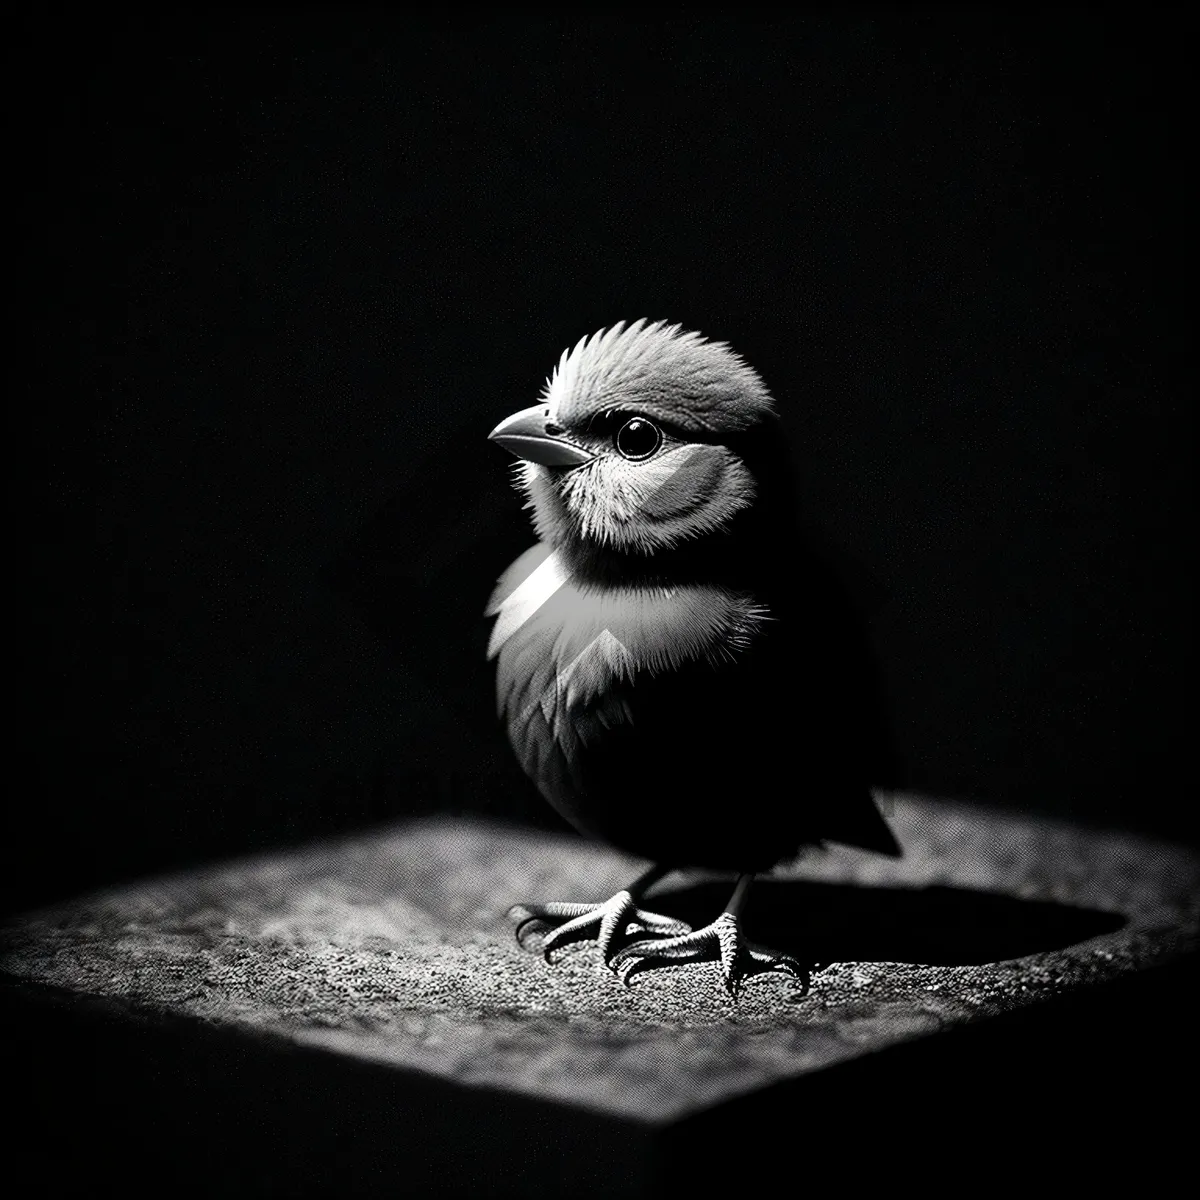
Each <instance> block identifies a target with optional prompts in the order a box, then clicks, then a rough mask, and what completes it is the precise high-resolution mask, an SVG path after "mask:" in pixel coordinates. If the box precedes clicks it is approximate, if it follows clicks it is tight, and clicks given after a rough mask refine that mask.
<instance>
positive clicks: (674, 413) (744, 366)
mask: <svg viewBox="0 0 1200 1200" xmlns="http://www.w3.org/2000/svg"><path fill="white" fill-rule="evenodd" d="M541 398H542V400H543V401H544V402H545V403H546V404H547V405H548V406H549V408H550V411H551V413H552V414H553V415H554V416H555V419H556V420H558V421H561V422H563V423H566V424H569V423H571V422H575V421H579V420H581V419H586V418H587V417H588V416H590V415H592V414H593V413H595V412H598V411H600V410H602V409H604V408H628V409H630V410H632V411H638V412H646V413H649V414H650V415H656V416H658V417H660V418H662V419H664V420H668V421H670V422H672V423H673V424H675V425H677V426H678V427H679V428H680V429H682V430H685V431H692V432H704V433H714V432H717V433H731V432H738V431H740V430H743V429H746V428H748V427H749V426H751V425H753V424H755V423H756V422H757V421H759V420H761V419H762V418H763V417H764V416H765V415H767V414H769V413H772V412H774V401H773V400H772V398H771V394H770V392H769V391H768V390H767V386H766V384H765V383H763V381H762V379H761V377H760V376H759V374H758V372H757V371H755V370H754V368H753V367H751V366H750V365H749V364H748V363H747V362H746V361H745V360H744V359H743V358H742V357H741V356H740V355H739V354H737V353H736V352H735V351H734V350H732V349H730V347H729V345H728V344H727V343H725V342H711V341H709V340H708V339H707V338H705V337H704V336H703V335H702V334H699V333H695V332H688V331H685V330H684V329H683V327H682V326H681V325H669V324H668V323H667V322H666V321H654V322H647V321H645V320H639V321H634V323H633V324H632V325H629V326H628V327H627V326H626V324H625V322H624V321H619V322H617V324H616V325H613V326H612V327H611V328H608V329H601V330H599V331H598V332H596V333H593V334H592V335H591V336H590V337H583V338H580V339H579V341H578V342H577V343H576V344H575V346H574V347H573V348H571V349H570V350H564V351H563V353H562V356H561V357H560V359H559V361H558V365H557V366H556V367H555V368H554V371H553V373H552V374H551V376H550V378H549V379H547V380H546V386H545V388H544V389H543V391H542V397H541Z"/></svg>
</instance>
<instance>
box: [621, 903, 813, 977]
mask: <svg viewBox="0 0 1200 1200" xmlns="http://www.w3.org/2000/svg"><path fill="white" fill-rule="evenodd" d="M711 958H719V959H720V962H721V976H722V980H723V982H724V984H725V990H726V991H727V992H728V993H729V994H730V995H736V993H737V989H738V986H739V985H740V984H741V982H742V981H743V980H744V979H749V978H751V977H752V976H754V975H761V974H763V973H765V972H767V971H782V972H784V973H785V974H788V975H791V976H793V977H794V978H795V979H798V980H799V981H800V985H801V988H802V993H801V994H802V995H806V994H807V993H808V989H809V986H810V984H811V982H812V972H813V971H814V970H819V967H816V966H813V967H806V966H805V965H804V964H803V963H801V962H800V961H799V959H796V958H793V957H792V956H791V955H790V954H775V953H773V952H772V951H770V950H766V949H764V948H763V947H761V946H754V945H751V943H749V942H747V941H746V940H745V939H744V938H743V937H742V932H741V928H740V927H739V925H738V919H737V917H736V916H734V915H733V913H729V912H724V913H722V914H721V915H720V916H719V917H718V918H717V919H716V920H715V921H714V922H713V923H712V924H711V925H706V926H705V927H704V928H703V929H697V930H695V931H694V932H691V933H687V934H683V935H681V936H676V937H667V938H664V939H662V940H661V941H638V942H633V943H631V944H630V945H628V946H626V947H625V948H624V949H623V950H620V951H618V952H617V954H615V955H614V956H613V959H612V962H611V964H610V966H611V967H612V969H613V970H614V971H618V972H619V971H620V969H621V968H622V967H623V966H625V965H626V964H627V963H628V964H630V966H629V970H627V971H626V972H625V986H626V987H628V986H629V984H630V981H631V979H632V978H633V976H634V975H637V974H639V973H640V972H641V971H646V970H649V969H650V968H651V967H652V966H654V965H655V963H656V960H657V961H658V963H660V964H661V963H662V962H697V961H701V960H704V959H711Z"/></svg>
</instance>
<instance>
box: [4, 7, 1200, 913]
mask: <svg viewBox="0 0 1200 1200" xmlns="http://www.w3.org/2000/svg"><path fill="white" fill-rule="evenodd" d="M1181 40H1182V28H1181V26H1180V25H1179V24H1177V23H1176V18H1174V17H1172V16H1170V15H1169V14H1163V13H1161V12H1160V13H1158V14H1152V15H1151V16H1150V17H1147V18H1144V19H1143V20H1142V21H1141V22H1140V23H1139V24H1136V25H1135V24H1132V23H1131V21H1130V20H1129V19H1128V18H1125V19H1119V18H1117V17H1114V16H1109V15H1104V13H1103V12H1098V11H1096V10H1093V11H1091V12H1086V11H1078V12H1055V11H1042V12H1039V13H1038V15H1037V20H1036V22H1035V21H1034V19H1033V14H1032V13H1024V12H1020V11H1018V12H1017V13H1015V14H1011V15H1004V16H1001V15H994V14H993V15H981V14H978V13H963V12H959V11H958V10H953V9H951V10H949V11H945V12H941V13H938V14H925V15H922V14H920V13H915V14H909V15H905V16H903V17H900V16H891V15H886V14H878V13H877V14H870V13H866V12H864V13H859V14H853V15H849V14H842V15H827V16H819V17H803V18H798V19H791V20H781V19H770V20H768V19H762V20H733V19H723V20H717V19H715V18H704V19H698V18H694V17H692V18H683V17H680V18H676V19H671V20H651V19H637V18H629V17H625V18H616V17H604V18H600V17H593V18H581V19H571V20H540V19H535V18H532V17H529V18H519V17H515V16H503V17H490V18H485V17H469V18H468V17H460V18H458V19H453V20H451V19H446V20H444V21H440V22H432V23H431V22H429V21H417V20H414V19H411V18H408V19H403V20H401V19H395V18H393V19H388V18H385V17H382V16H380V15H377V14H376V15H352V14H347V13H344V12H343V13H340V14H338V13H334V12H330V13H325V14H313V13H311V12H310V13H308V14H307V15H303V14H302V15H297V14H290V15H286V16H285V15H283V14H282V13H281V14H278V15H273V16H270V15H252V14H251V15H246V14H235V13H231V12H219V13H213V12H208V13H206V12H192V13H190V14H188V15H176V16H172V17H170V18H157V19H153V20H148V19H145V18H142V17H138V18H136V19H135V18H128V17H121V16H120V15H116V16H113V15H111V14H110V15H108V16H106V17H105V18H104V19H103V20H99V19H96V18H91V19H90V20H89V21H85V22H83V23H81V18H80V17H79V16H78V14H77V12H76V11H75V10H71V11H70V12H69V13H68V12H63V13H62V14H60V15H58V16H55V15H53V14H50V15H44V16H43V17H42V18H40V19H39V22H38V23H37V24H36V25H33V24H27V25H26V26H25V27H24V31H23V36H22V37H19V38H17V39H16V41H15V43H14V44H15V46H16V53H15V54H14V64H13V65H14V68H15V70H14V71H13V72H12V75H11V77H12V78H15V79H16V81H17V87H16V90H15V92H14V93H13V94H14V102H13V105H12V107H11V109H10V115H11V116H12V121H11V128H12V131H13V139H14V140H13V143H12V147H11V153H12V156H13V157H12V161H14V162H15V163H16V165H17V169H16V171H15V172H14V175H13V177H12V186H13V187H14V188H15V190H16V191H17V193H18V197H17V198H18V199H19V200H20V201H21V202H22V204H21V216H20V218H19V219H18V220H17V221H16V222H14V223H13V224H12V225H10V229H11V232H12V235H13V238H14V248H15V251H16V259H17V263H18V266H19V269H18V271H17V272H16V274H15V276H14V286H13V288H12V289H11V291H10V299H11V300H13V301H14V302H15V308H16V310H17V311H16V312H14V314H13V325H12V328H14V329H15V330H16V331H17V332H18V336H17V338H16V339H15V341H14V345H13V348H12V350H11V353H10V361H11V362H12V363H13V364H14V365H15V368H16V369H15V372H14V375H13V383H12V390H11V392H10V409H11V412H12V414H13V417H14V426H13V432H12V436H11V439H10V443H9V444H10V461H11V468H10V470H11V475H10V479H11V481H12V485H13V496H14V526H13V527H14V534H15V537H14V545H15V547H16V551H15V554H14V560H13V566H14V569H13V573H12V577H11V578H12V581H11V584H10V587H11V591H12V593H13V595H14V596H15V598H16V600H17V605H16V612H17V614H18V615H17V616H16V617H15V619H14V621H13V625H12V629H13V631H14V638H15V641H16V644H17V645H16V649H17V657H18V671H17V677H16V685H15V686H14V688H13V690H12V696H13V698H14V700H15V704H14V706H13V709H14V715H13V717H12V721H13V722H14V733H15V738H14V751H13V754H12V755H11V757H10V763H11V772H12V777H11V779H10V781H9V801H8V809H7V811H8V814H9V817H8V820H9V832H8V836H7V837H6V838H5V852H6V862H5V865H4V876H5V886H6V888H7V889H8V890H9V893H10V895H9V900H10V901H11V903H14V904H24V903H32V902H34V901H38V900H42V899H47V898H50V897H52V896H55V895H60V894H65V893H68V892H70V891H73V890H75V889H78V888H81V887H83V886H86V885H90V884H93V883H97V882H102V881H107V880H115V879H118V878H121V877H124V876H128V875H131V874H134V873H139V872H143V871H148V870H154V869H160V868H164V867H168V866H171V865H175V864H181V863H185V862H188V861H194V860H197V859H200V858H204V857H208V856H212V855H217V854H229V853H236V852H241V851H244V850H248V849H252V848H254V847H259V846H263V845H269V844H275V843H279V842H283V841H288V840H294V839H301V838H306V837H311V836H316V835H321V834H324V833H329V832H334V831H338V830H345V829H351V828H354V827H356V826H359V825H362V824H364V823H368V822H371V821H375V820H381V819H386V818H388V817H392V816H396V815H399V814H402V813H406V812H413V811H427V810H430V809H434V808H443V809H446V808H449V809H455V810H480V811H485V812H491V813H494V814H498V815H499V814H507V815H512V816H516V817H519V818H523V819H529V820H541V821H545V822H548V823H552V817H551V815H550V814H549V813H548V811H547V810H545V809H544V806H543V805H542V804H541V803H540V801H538V799H537V797H536V795H534V794H533V793H532V789H531V788H530V787H529V786H528V785H526V784H525V783H524V781H523V779H522V778H521V777H520V775H519V773H518V772H517V771H516V768H515V766H514V765H513V764H512V763H511V761H510V758H509V755H508V751H507V748H506V746H505V744H504V743H503V740H502V737H501V735H500V734H499V732H498V730H497V729H496V727H495V725H494V722H493V720H492V718H491V714H490V702H491V697H490V679H489V673H488V671H487V669H486V668H485V666H484V665H483V662H482V654H481V648H482V639H483V636H484V631H483V625H482V622H481V621H480V617H479V613H480V608H481V606H482V603H483V601H484V599H485V597H486V595H487V593H488V590H489V588H490V585H491V583H492V581H493V579H494V577H495V575H496V574H497V573H498V571H499V570H500V569H501V568H502V567H503V566H504V565H505V564H506V563H507V561H508V560H509V559H510V558H511V557H512V556H513V555H514V554H515V553H516V552H518V551H519V550H520V549H522V548H523V547H524V546H525V545H526V544H527V543H528V541H529V534H528V532H527V525H526V524H525V518H524V515H523V514H522V513H521V512H520V507H519V502H518V500H517V498H516V496H515V494H513V493H512V492H511V490H510V489H509V487H508V483H507V478H508V476H507V470H506V462H505V456H504V455H503V454H502V453H501V452H500V451H498V450H496V449H495V448H494V447H491V446H489V445H487V443H486V442H485V441H484V438H485V435H486V433H487V432H488V430H489V429H490V428H491V426H492V425H493V424H494V423H495V422H496V421H497V420H499V419H500V418H501V417H503V416H505V415H506V414H507V413H509V412H510V411H512V410H514V409H516V408H518V407H523V406H525V405H527V404H529V403H532V402H533V401H534V400H535V399H536V396H537V391H538V389H539V387H540V385H541V383H542V380H543V379H544V377H545V376H546V374H547V373H548V372H549V370H550V368H551V367H552V365H553V363H554V361H555V360H556V358H557V356H558V354H559V353H560V351H561V350H562V349H563V348H564V347H565V346H567V345H568V344H572V343H574V342H575V341H576V340H577V339H578V338H579V336H580V335H582V334H585V333H590V332H592V331H594V330H595V329H597V328H599V327H601V326H603V325H606V324H610V323H612V322H614V321H616V320H618V319H621V318H626V319H633V318H637V317H641V316H646V317H650V318H658V317H665V318H669V319H671V320H673V321H679V322H682V323H683V324H684V325H685V326H689V327H693V328H698V329H700V330H701V331H703V332H704V333H706V334H709V335H710V336H715V337H719V338H723V339H727V340H729V341H730V342H731V343H732V345H733V346H734V347H735V349H737V350H739V351H740V352H741V353H742V354H744V355H745V356H746V358H747V359H748V360H749V361H750V362H751V363H752V364H754V365H755V366H756V367H757V368H758V369H759V370H760V372H761V373H762V374H763V375H764V377H765V379H766V380H767V382H768V384H769V386H770V387H771V388H772V390H773V391H774V393H775V394H776V396H777V397H778V399H779V401H780V404H781V407H782V408H783V409H784V410H785V411H786V414H787V421H788V424H789V426H790V429H791V432H792V435H793V437H794V439H795V446H796V458H797V463H798V467H799V471H800V476H801V479H802V487H803V500H804V503H805V506H806V509H807V512H808V514H809V517H810V518H811V520H812V521H813V522H814V523H815V524H816V525H817V526H819V527H820V528H821V529H822V530H823V531H824V532H825V533H826V534H827V536H828V538H829V540H830V542H831V544H833V545H835V546H837V547H839V548H840V552H841V553H842V554H843V555H844V558H845V562H846V564H847V567H846V569H847V571H848V572H849V573H850V574H851V575H853V576H854V577H855V578H856V579H857V580H858V582H859V584H860V585H861V587H860V594H861V595H862V596H863V597H864V598H866V599H867V600H868V601H869V602H870V603H871V604H872V605H873V606H874V609H875V632H876V636H877V640H878V644H879V647H880V651H881V654H882V658H883V662H884V666H885V669H886V674H887V679H888V682H889V688H890V691H891V695H892V698H893V702H894V707H895V714H896V725H897V734H898V740H899V742H900V747H901V749H902V751H903V753H904V755H905V758H906V759H907V762H908V764H909V768H910V772H911V780H912V783H913V786H916V787H921V788H925V789H928V790H931V791H933V792H935V793H938V794H949V795H958V796H965V797H975V798H979V799H981V800H986V801H990V802H993V803H1003V804H1008V805H1014V806H1020V807H1022V808H1027V809H1031V810H1042V811H1046V812H1050V813H1054V814H1057V815H1063V816H1068V817H1071V818H1073V819H1078V820H1082V821H1087V822H1091V823H1098V824H1107V825H1120V826H1127V827H1132V828H1137V829H1142V830H1147V831H1151V832H1158V833H1164V834H1168V835H1174V836H1185V835H1188V834H1189V833H1190V826H1189V825H1188V821H1187V806H1186V805H1185V803H1184V797H1185V791H1184V787H1183V784H1182V782H1181V780H1182V779H1183V777H1184V776H1185V774H1186V772H1185V765H1186V764H1185V757H1186V749H1185V747H1186V738H1187V735H1188V729H1187V722H1186V713H1185V706H1184V702H1183V700H1182V697H1181V692H1182V690H1183V689H1184V687H1185V684H1186V683H1188V682H1190V678H1191V670H1192V658H1191V619H1190V618H1191V614H1190V607H1191V604H1192V592H1191V588H1190V584H1189V583H1188V582H1187V580H1189V578H1190V574H1191V571H1192V559H1193V558H1194V552H1193V551H1192V549H1191V539H1190V538H1189V537H1188V532H1189V531H1190V525H1191V518H1190V514H1189V513H1188V511H1187V510H1188V502H1189V498H1190V467H1191V461H1192V449H1191V437H1192V433H1193V430H1192V425H1191V416H1190V410H1191V396H1190V394H1185V390H1184V384H1183V373H1182V361H1181V359H1182V350H1183V343H1182V339H1183V328H1182V321H1183V316H1182V314H1183V299H1182V296H1181V291H1182V259H1183V252H1184V248H1185V243H1184V240H1183V226H1182V205H1183V197H1182V193H1183V171H1184V168H1183V163H1184V162H1185V161H1186V159H1187V155H1186V153H1185V136H1184V133H1183V122H1182V118H1181V100H1180V97H1181V94H1182V78H1183V71H1182V67H1181V65H1180V64H1179V63H1178V60H1177V58H1176V55H1175V54H1174V52H1173V49H1172V47H1173V46H1174V45H1175V44H1177V43H1179V42H1180V41H1181Z"/></svg>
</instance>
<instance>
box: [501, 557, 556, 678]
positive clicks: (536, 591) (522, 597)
mask: <svg viewBox="0 0 1200 1200" xmlns="http://www.w3.org/2000/svg"><path fill="white" fill-rule="evenodd" d="M568 578H569V575H568V572H567V569H566V567H565V566H564V565H563V562H562V559H561V558H560V557H559V556H558V554H556V553H554V552H553V551H551V553H550V554H548V555H547V556H546V558H545V559H544V560H543V562H542V563H541V564H540V565H539V566H538V567H537V568H536V569H535V570H533V571H531V572H530V573H529V575H528V577H527V578H526V579H525V580H524V581H523V582H522V583H521V584H520V586H518V587H517V588H515V589H514V590H513V592H512V593H511V594H510V595H508V596H506V597H505V599H504V600H502V601H501V602H500V604H499V606H498V607H497V609H496V612H497V613H498V617H497V620H496V624H495V625H494V626H493V627H492V636H491V637H490V638H489V639H488V650H487V654H488V658H489V659H492V658H495V657H496V655H497V654H499V653H500V647H501V646H503V645H504V643H505V642H506V641H508V639H509V638H510V637H512V635H513V634H514V633H516V632H517V630H518V629H520V628H521V626H522V625H524V624H525V622H526V621H528V620H529V618H530V617H532V616H533V615H534V614H535V613H536V612H537V611H538V609H539V608H541V607H542V605H543V604H545V603H546V601H547V600H549V599H550V597H551V596H553V595H554V593H555V592H557V591H558V589H559V588H560V587H562V585H563V584H564V583H566V582H567V579H568ZM489 615H490V614H489Z"/></svg>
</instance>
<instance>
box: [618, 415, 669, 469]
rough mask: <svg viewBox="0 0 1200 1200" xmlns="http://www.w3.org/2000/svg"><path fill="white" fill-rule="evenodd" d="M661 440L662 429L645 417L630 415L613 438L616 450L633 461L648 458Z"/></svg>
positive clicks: (659, 444)
mask: <svg viewBox="0 0 1200 1200" xmlns="http://www.w3.org/2000/svg"><path fill="white" fill-rule="evenodd" d="M662 442H663V435H662V430H661V429H659V427H658V426H657V425H655V424H654V423H653V422H651V421H647V420H646V418H645V417H630V418H629V420H628V421H626V422H625V424H624V425H622V426H621V428H620V429H618V430H617V435H616V437H614V438H613V445H614V446H616V448H617V452H618V453H619V454H620V455H621V456H622V457H623V458H631V459H633V460H634V461H637V460H639V459H643V458H649V457H650V455H652V454H653V453H654V452H655V451H656V450H657V449H658V448H659V446H661V445H662Z"/></svg>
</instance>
